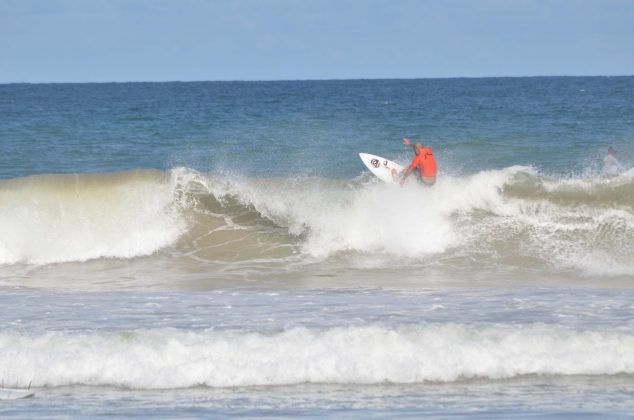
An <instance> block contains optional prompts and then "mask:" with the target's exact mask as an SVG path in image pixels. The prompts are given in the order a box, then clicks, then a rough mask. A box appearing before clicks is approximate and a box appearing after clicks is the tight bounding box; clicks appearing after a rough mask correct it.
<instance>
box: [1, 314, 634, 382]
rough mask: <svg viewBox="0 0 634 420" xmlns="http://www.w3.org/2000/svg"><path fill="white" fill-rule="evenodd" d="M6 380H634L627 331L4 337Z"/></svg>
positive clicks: (439, 328) (409, 329)
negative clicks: (580, 377) (601, 377)
mask: <svg viewBox="0 0 634 420" xmlns="http://www.w3.org/2000/svg"><path fill="white" fill-rule="evenodd" d="M0 355H1V356H2V357H0V371H1V372H3V375H4V379H5V381H8V382H10V383H18V384H21V385H26V384H28V382H29V381H31V380H32V381H33V382H32V383H33V385H34V386H63V385H73V384H84V385H114V386H122V387H129V388H140V389H157V388H183V387H193V386H200V385H205V386H210V387H226V386H249V385H283V384H298V383H305V382H309V383H334V384H380V383H385V382H390V383H420V382H425V381H442V382H451V381H455V380H459V379H462V378H489V379H502V378H513V377H516V376H520V375H531V374H538V375H612V374H619V373H626V374H632V373H634V336H633V335H632V334H630V333H625V332H623V333H618V332H603V331H576V330H571V329H566V328H562V327H557V326H549V325H517V326H468V325H455V324H454V325H446V324H443V325H429V326H402V327H396V328H385V327H381V326H366V327H335V328H331V329H326V330H310V329H306V328H293V329H290V330H287V331H284V332H280V333H277V334H271V335H264V334H260V333H246V332H237V331H236V332H214V331H203V332H183V331H179V330H173V329H156V330H136V331H127V332H116V333H108V334H104V333H93V334H80V333H78V334H69V333H62V332H51V333H46V334H43V335H38V336H27V335H22V334H20V333H18V332H2V333H0Z"/></svg>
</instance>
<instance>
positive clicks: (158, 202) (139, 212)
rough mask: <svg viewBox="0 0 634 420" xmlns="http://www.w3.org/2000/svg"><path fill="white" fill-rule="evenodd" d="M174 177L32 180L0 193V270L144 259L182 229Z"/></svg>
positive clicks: (172, 239)
mask: <svg viewBox="0 0 634 420" xmlns="http://www.w3.org/2000/svg"><path fill="white" fill-rule="evenodd" d="M175 184H176V181H175V178H174V177H169V179H166V180H159V179H157V176H156V175H155V174H154V175H152V174H144V173H129V174H117V175H114V176H113V177H112V178H109V177H108V175H102V176H91V175H87V176H83V178H80V177H76V178H72V177H70V176H48V177H32V178H27V179H24V180H19V181H14V182H13V185H10V186H9V187H6V188H4V189H3V190H1V191H0V232H2V234H1V235H0V264H12V263H17V262H26V263H29V264H48V263H59V262H68V261H85V260H89V259H93V258H101V257H119V258H131V257H135V256H139V255H148V254H151V253H153V252H155V251H156V250H158V249H160V248H162V247H164V246H167V245H169V244H171V243H173V242H174V241H175V240H176V239H177V238H178V236H179V235H180V234H181V233H182V232H183V230H184V228H185V224H184V222H183V220H182V219H181V218H180V215H179V210H178V208H177V206H175V188H176V186H175Z"/></svg>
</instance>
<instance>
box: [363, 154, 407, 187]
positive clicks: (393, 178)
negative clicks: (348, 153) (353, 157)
mask: <svg viewBox="0 0 634 420" xmlns="http://www.w3.org/2000/svg"><path fill="white" fill-rule="evenodd" d="M359 157H360V158H361V161H362V162H363V164H364V165H365V166H367V167H368V169H369V170H370V171H371V172H372V173H373V174H374V175H375V176H376V177H377V178H379V179H381V180H383V181H385V182H398V181H399V179H400V178H399V175H400V173H401V172H402V171H403V169H404V168H403V167H402V166H401V165H399V164H398V163H396V162H392V161H391V160H389V159H385V158H384V157H381V156H376V155H371V154H369V153H359Z"/></svg>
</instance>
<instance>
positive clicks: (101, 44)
mask: <svg viewBox="0 0 634 420" xmlns="http://www.w3.org/2000/svg"><path fill="white" fill-rule="evenodd" d="M623 74H625V75H632V74H634V1H632V0H169V1H168V0H0V83H6V82H48V81H57V82H67V81H75V82H89V81H98V82H103V81H164V80H183V81H186V80H289V79H357V78H426V77H483V76H525V75H528V76H532V75H623Z"/></svg>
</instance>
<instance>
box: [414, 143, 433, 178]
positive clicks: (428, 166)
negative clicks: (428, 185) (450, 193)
mask: <svg viewBox="0 0 634 420" xmlns="http://www.w3.org/2000/svg"><path fill="white" fill-rule="evenodd" d="M409 167H410V168H412V169H415V168H416V167H418V169H419V170H420V176H425V177H435V176H436V158H434V154H433V153H432V151H431V149H430V148H429V147H425V148H424V149H421V150H420V152H418V154H417V155H416V156H414V160H412V163H411V164H410V165H409Z"/></svg>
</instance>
